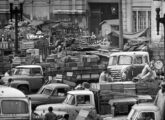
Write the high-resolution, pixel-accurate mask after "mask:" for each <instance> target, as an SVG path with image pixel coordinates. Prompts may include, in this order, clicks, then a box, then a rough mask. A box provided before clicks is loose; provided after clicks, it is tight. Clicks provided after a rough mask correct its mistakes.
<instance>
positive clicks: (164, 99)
mask: <svg viewBox="0 0 165 120" xmlns="http://www.w3.org/2000/svg"><path fill="white" fill-rule="evenodd" d="M154 103H155V105H156V106H158V108H159V109H160V114H161V117H162V119H161V120H164V119H165V114H164V112H165V82H164V81H163V82H162V83H161V89H160V90H159V92H158V93H157V96H156V98H155V102H154Z"/></svg>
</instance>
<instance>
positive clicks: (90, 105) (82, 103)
mask: <svg viewBox="0 0 165 120" xmlns="http://www.w3.org/2000/svg"><path fill="white" fill-rule="evenodd" d="M105 94H106V95H105ZM105 94H103V93H102V95H101V93H100V92H99V91H90V90H88V89H87V90H73V91H69V92H68V94H67V97H66V99H65V100H64V102H63V103H60V104H46V105H40V106H38V107H36V110H35V111H34V113H35V114H36V118H40V119H41V116H43V115H45V113H47V112H48V107H49V106H52V107H53V110H54V111H53V112H55V113H56V111H58V112H59V111H62V112H66V113H68V114H69V120H75V119H76V117H77V115H78V113H79V111H80V110H82V109H84V110H88V111H90V112H91V117H92V120H96V119H101V116H100V115H103V114H105V113H102V110H103V108H104V110H105V109H109V111H110V110H111V108H110V105H109V106H108V104H105V103H106V100H110V98H111V99H115V98H120V99H125V98H127V100H128V102H127V103H128V104H126V103H124V104H123V105H124V106H128V105H131V106H132V105H133V104H135V102H137V101H138V99H139V97H138V96H131V95H126V94H125V95H124V94H121V93H113V92H108V93H105ZM129 98H130V99H129ZM132 98H134V100H133V101H132ZM124 101H125V100H124ZM122 107H123V106H122ZM126 112H127V113H128V111H126ZM98 114H99V115H98ZM107 114H110V112H109V113H107Z"/></svg>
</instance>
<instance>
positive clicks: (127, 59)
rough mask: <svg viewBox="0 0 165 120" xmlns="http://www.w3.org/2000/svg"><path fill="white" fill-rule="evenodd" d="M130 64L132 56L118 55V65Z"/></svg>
mask: <svg viewBox="0 0 165 120" xmlns="http://www.w3.org/2000/svg"><path fill="white" fill-rule="evenodd" d="M130 64H132V57H131V56H128V55H120V56H119V65H130Z"/></svg>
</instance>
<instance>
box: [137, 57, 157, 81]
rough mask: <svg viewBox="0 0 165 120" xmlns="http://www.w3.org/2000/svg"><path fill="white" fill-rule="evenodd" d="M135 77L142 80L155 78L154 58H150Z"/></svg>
mask: <svg viewBox="0 0 165 120" xmlns="http://www.w3.org/2000/svg"><path fill="white" fill-rule="evenodd" d="M136 78H137V79H141V80H143V81H146V80H155V78H156V72H155V66H154V60H152V61H151V62H150V63H149V64H146V65H145V66H144V68H143V70H142V72H141V73H140V74H139V75H138V76H137V77H136ZM136 78H134V79H136Z"/></svg>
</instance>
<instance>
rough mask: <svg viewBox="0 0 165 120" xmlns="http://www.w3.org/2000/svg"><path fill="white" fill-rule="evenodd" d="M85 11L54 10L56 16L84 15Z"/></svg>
mask: <svg viewBox="0 0 165 120" xmlns="http://www.w3.org/2000/svg"><path fill="white" fill-rule="evenodd" d="M85 12H86V11H85V10H53V13H54V14H83V13H85Z"/></svg>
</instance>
